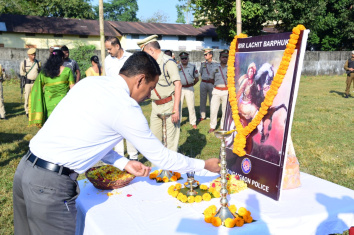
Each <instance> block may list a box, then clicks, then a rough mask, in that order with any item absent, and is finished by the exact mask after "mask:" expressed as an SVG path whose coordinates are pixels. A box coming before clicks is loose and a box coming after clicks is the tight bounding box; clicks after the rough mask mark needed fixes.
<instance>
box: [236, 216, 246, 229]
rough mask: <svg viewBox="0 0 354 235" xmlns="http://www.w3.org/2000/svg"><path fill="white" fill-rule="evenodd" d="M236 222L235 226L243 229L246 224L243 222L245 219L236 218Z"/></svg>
mask: <svg viewBox="0 0 354 235" xmlns="http://www.w3.org/2000/svg"><path fill="white" fill-rule="evenodd" d="M234 221H235V226H236V227H242V226H243V224H244V223H245V222H244V221H243V219H241V218H240V217H237V218H235V219H234Z"/></svg>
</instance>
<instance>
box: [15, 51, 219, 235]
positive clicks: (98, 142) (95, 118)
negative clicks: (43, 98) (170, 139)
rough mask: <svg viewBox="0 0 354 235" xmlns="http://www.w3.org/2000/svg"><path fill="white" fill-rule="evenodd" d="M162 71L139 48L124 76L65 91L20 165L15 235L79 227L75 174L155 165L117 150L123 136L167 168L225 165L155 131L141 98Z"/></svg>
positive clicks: (66, 232)
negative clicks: (100, 166) (171, 145)
mask: <svg viewBox="0 0 354 235" xmlns="http://www.w3.org/2000/svg"><path fill="white" fill-rule="evenodd" d="M160 74H161V71H160V68H159V65H158V64H157V62H156V61H155V60H154V58H152V57H151V56H150V55H148V54H147V53H145V52H136V53H134V54H133V55H132V56H131V57H129V58H128V60H127V61H126V62H125V64H124V65H123V67H122V69H121V71H120V74H119V75H117V76H115V77H108V76H101V77H89V78H86V79H84V80H82V81H81V82H80V83H78V84H77V85H75V87H74V88H73V89H72V90H71V91H70V92H69V93H68V95H67V96H65V97H64V99H63V100H62V101H61V102H60V103H59V105H58V106H57V107H56V109H55V110H54V111H53V113H52V115H51V116H50V117H49V119H48V120H47V122H46V123H45V125H44V126H43V128H42V129H41V130H40V131H39V132H38V133H37V134H36V135H35V136H34V137H33V138H32V140H31V141H30V144H29V149H30V150H29V151H28V153H27V154H25V156H24V157H23V158H22V159H21V161H20V163H19V165H18V167H17V169H16V172H15V176H14V181H13V211H14V229H15V235H29V234H32V235H33V234H50V235H73V234H75V226H76V214H77V210H76V205H75V200H76V198H77V197H78V195H79V191H80V189H79V187H78V183H77V181H76V179H77V176H78V174H82V173H84V172H85V171H87V170H88V169H90V168H91V167H93V166H94V165H95V164H96V163H97V162H98V161H99V160H102V161H104V162H105V163H108V164H111V165H113V166H115V167H117V168H119V169H120V170H127V171H128V172H130V173H132V174H134V175H135V176H144V177H146V176H148V174H149V172H150V170H151V168H150V167H147V166H145V165H143V164H142V163H141V162H138V161H129V160H128V159H127V158H124V157H122V156H120V155H119V154H118V153H116V152H115V151H114V150H112V148H113V146H115V145H116V144H117V143H118V142H120V141H122V140H123V138H125V139H127V140H129V142H131V143H133V144H134V146H136V147H137V148H138V149H139V151H140V152H141V153H142V154H144V156H145V157H146V158H147V159H148V160H149V161H151V162H152V163H153V164H155V165H156V166H158V167H160V168H161V169H166V170H172V171H178V172H181V173H184V172H190V171H201V170H203V169H206V170H209V171H212V172H219V171H220V167H219V165H218V164H219V162H220V161H219V159H218V158H211V159H208V160H205V161H204V160H200V159H194V158H189V157H186V156H184V155H182V154H179V153H177V152H174V151H171V150H169V149H167V148H165V147H164V146H163V144H162V143H161V141H159V140H158V139H157V138H156V137H155V136H154V135H153V134H152V132H151V130H150V129H149V126H148V122H147V120H146V118H145V116H144V114H143V112H142V110H141V107H140V106H139V104H138V103H139V102H143V101H144V100H145V99H146V98H149V97H150V94H151V91H152V90H153V89H154V88H155V86H156V83H157V82H158V79H159V75H160ZM93 93H94V94H96V95H94V96H93V95H92V94H93ZM73 116H74V117H75V119H73V118H72V117H73ZM132 209H133V208H132ZM117 213H121V212H119V211H118V212H117ZM107 216H109V215H107Z"/></svg>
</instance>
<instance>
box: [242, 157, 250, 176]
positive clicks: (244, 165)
mask: <svg viewBox="0 0 354 235" xmlns="http://www.w3.org/2000/svg"><path fill="white" fill-rule="evenodd" d="M241 169H242V172H243V173H245V174H248V173H250V172H251V169H252V163H251V160H250V159H249V158H247V157H246V158H244V159H243V160H242V162H241Z"/></svg>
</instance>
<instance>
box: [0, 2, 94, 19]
mask: <svg viewBox="0 0 354 235" xmlns="http://www.w3.org/2000/svg"><path fill="white" fill-rule="evenodd" d="M0 14H19V15H34V16H52V17H67V18H81V19H93V17H94V12H93V10H92V5H91V3H90V0H70V1H62V0H50V1H40V0H0Z"/></svg>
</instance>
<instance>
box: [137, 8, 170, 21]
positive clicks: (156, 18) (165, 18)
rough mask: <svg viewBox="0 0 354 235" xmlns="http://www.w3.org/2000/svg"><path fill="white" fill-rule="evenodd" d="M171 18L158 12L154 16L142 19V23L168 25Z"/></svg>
mask: <svg viewBox="0 0 354 235" xmlns="http://www.w3.org/2000/svg"><path fill="white" fill-rule="evenodd" d="M169 19H170V17H169V16H168V15H166V14H165V13H164V12H162V11H160V10H159V11H157V12H155V13H154V15H153V16H151V17H148V18H142V19H141V21H142V22H144V23H167V22H168V20H169Z"/></svg>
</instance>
